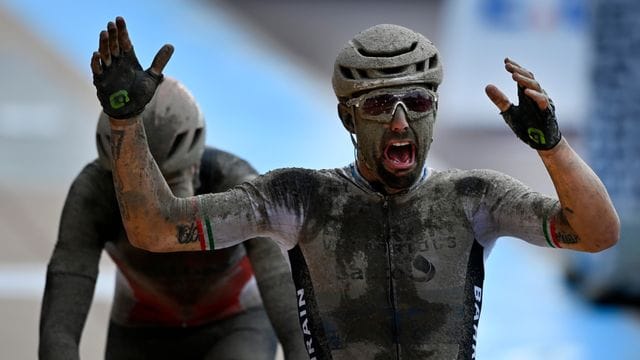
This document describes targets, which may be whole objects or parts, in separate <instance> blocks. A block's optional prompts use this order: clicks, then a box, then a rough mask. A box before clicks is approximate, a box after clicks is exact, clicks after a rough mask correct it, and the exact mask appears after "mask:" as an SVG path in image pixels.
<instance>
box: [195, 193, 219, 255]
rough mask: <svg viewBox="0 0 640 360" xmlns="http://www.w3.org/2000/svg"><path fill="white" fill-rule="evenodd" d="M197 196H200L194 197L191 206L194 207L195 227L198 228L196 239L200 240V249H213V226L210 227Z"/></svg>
mask: <svg viewBox="0 0 640 360" xmlns="http://www.w3.org/2000/svg"><path fill="white" fill-rule="evenodd" d="M199 198H200V197H194V199H193V201H194V202H193V206H194V208H195V209H196V227H197V228H198V240H200V249H201V250H202V251H207V250H213V249H214V248H215V247H214V242H213V228H212V227H211V222H210V221H209V217H208V216H207V213H206V212H205V209H204V206H203V204H202V202H201V200H200V201H199ZM198 205H199V206H198ZM203 220H204V222H203Z"/></svg>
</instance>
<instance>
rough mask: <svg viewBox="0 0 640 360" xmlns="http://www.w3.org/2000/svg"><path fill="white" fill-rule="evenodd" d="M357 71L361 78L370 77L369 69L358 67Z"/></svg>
mask: <svg viewBox="0 0 640 360" xmlns="http://www.w3.org/2000/svg"><path fill="white" fill-rule="evenodd" d="M356 71H357V72H358V76H359V77H360V78H361V79H369V77H370V76H369V73H368V72H367V70H363V69H356Z"/></svg>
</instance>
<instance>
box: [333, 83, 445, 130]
mask: <svg viewBox="0 0 640 360" xmlns="http://www.w3.org/2000/svg"><path fill="white" fill-rule="evenodd" d="M415 90H417V91H419V92H422V93H425V94H426V95H428V97H430V98H431V101H432V106H431V109H430V110H428V111H424V112H422V111H413V110H409V109H408V108H407V105H406V104H405V103H404V101H402V100H397V101H396V102H395V104H394V105H393V109H392V111H391V112H390V113H386V112H383V113H381V114H379V115H369V114H365V113H362V110H359V109H362V108H361V107H360V104H361V103H362V102H364V101H366V99H368V98H371V97H372V96H377V95H382V94H391V95H394V96H396V97H397V98H402V95H405V94H408V93H409V92H412V91H415ZM344 104H345V105H346V106H347V107H349V108H353V107H355V108H356V110H355V111H358V112H359V114H360V116H361V117H362V118H364V119H367V120H372V121H376V122H381V123H390V122H391V121H392V119H393V115H394V114H395V112H396V109H397V108H398V105H400V104H402V107H403V108H404V111H405V112H406V113H407V116H408V118H409V120H416V119H418V118H421V117H422V116H424V115H426V114H429V113H431V112H433V111H435V110H437V109H438V94H437V93H436V92H434V91H432V90H429V89H427V88H424V87H420V86H416V87H411V88H402V89H389V88H386V89H384V88H383V89H376V90H373V91H370V92H367V93H365V94H362V95H360V96H358V97H355V98H351V99H349V100H347V101H346V102H345V103H344ZM412 114H414V116H411V115H412ZM417 114H419V115H417Z"/></svg>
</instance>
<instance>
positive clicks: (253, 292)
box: [49, 148, 262, 327]
mask: <svg viewBox="0 0 640 360" xmlns="http://www.w3.org/2000/svg"><path fill="white" fill-rule="evenodd" d="M255 175H256V172H255V170H254V169H253V168H252V167H251V166H250V165H249V164H248V163H246V162H245V161H244V160H242V159H239V158H237V157H235V156H234V155H231V154H229V153H227V152H224V151H221V150H217V149H213V148H207V149H206V150H205V152H204V155H203V157H202V161H201V167H200V184H201V185H200V186H199V187H198V188H197V189H196V192H197V193H199V194H202V193H208V192H219V191H224V190H227V189H229V188H231V187H232V186H234V185H236V184H239V183H241V182H243V181H245V180H248V179H250V178H252V177H254V176H255ZM102 249H105V250H106V251H107V252H108V254H109V255H110V256H111V258H112V259H113V260H114V262H115V264H116V265H117V274H116V285H115V295H114V299H113V303H112V309H111V320H112V321H113V322H115V323H117V324H120V325H125V326H180V327H184V326H193V325H201V324H205V323H210V322H213V321H216V320H220V319H223V318H227V317H229V316H232V315H235V314H237V313H239V312H242V311H244V310H246V309H248V308H253V307H258V306H261V305H262V301H261V299H260V295H259V291H258V288H257V285H256V282H255V278H254V276H253V270H252V267H251V264H250V262H249V260H248V258H247V256H246V252H245V249H244V246H242V245H238V246H232V247H229V248H227V249H223V250H218V251H210V252H183V253H151V252H147V251H145V250H141V249H138V248H135V247H133V246H132V245H131V244H130V243H129V241H128V240H127V237H126V233H125V230H124V227H123V225H122V220H121V218H120V212H119V210H118V203H117V201H116V194H115V191H114V185H113V180H112V176H111V172H109V171H106V170H105V169H103V168H102V167H101V166H100V165H99V163H98V162H97V161H94V162H92V163H90V164H88V165H87V166H86V167H85V168H84V169H83V170H82V172H81V173H80V174H79V175H78V177H77V178H76V179H75V181H74V184H73V185H72V188H71V190H70V191H69V195H68V197H67V200H66V204H65V211H64V212H63V220H62V222H61V226H60V236H59V240H58V243H57V244H56V250H55V251H54V255H53V256H52V259H51V261H50V265H49V273H50V275H51V276H67V277H69V276H71V277H73V276H75V277H78V276H84V277H87V278H93V281H94V282H95V276H96V275H97V259H96V256H98V257H99V255H100V252H101V250H102ZM55 284H58V285H56V286H57V287H60V286H65V285H64V284H65V282H62V281H60V282H55ZM68 286H72V285H68ZM61 290H62V289H57V288H54V289H51V291H61ZM72 319H73V317H69V318H68V320H67V321H73V320H72Z"/></svg>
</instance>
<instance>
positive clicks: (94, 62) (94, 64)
mask: <svg viewBox="0 0 640 360" xmlns="http://www.w3.org/2000/svg"><path fill="white" fill-rule="evenodd" d="M91 72H92V73H93V75H94V76H95V75H100V74H102V65H101V64H100V53H99V52H97V51H94V52H93V55H92V56H91Z"/></svg>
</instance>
